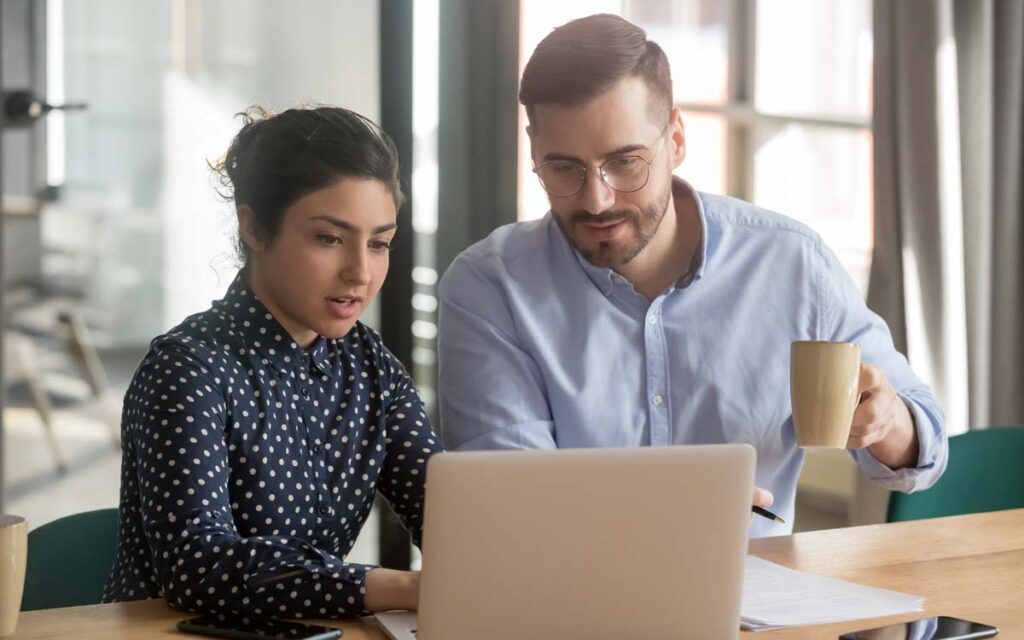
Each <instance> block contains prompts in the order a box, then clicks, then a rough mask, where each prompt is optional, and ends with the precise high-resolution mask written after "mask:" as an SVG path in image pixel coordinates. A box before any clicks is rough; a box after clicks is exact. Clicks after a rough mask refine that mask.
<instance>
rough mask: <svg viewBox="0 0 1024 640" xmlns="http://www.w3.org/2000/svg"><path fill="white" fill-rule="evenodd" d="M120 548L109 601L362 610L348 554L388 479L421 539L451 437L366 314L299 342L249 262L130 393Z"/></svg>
mask: <svg viewBox="0 0 1024 640" xmlns="http://www.w3.org/2000/svg"><path fill="white" fill-rule="evenodd" d="M121 433H122V439H123V445H122V464H121V508H120V525H119V532H118V549H117V559H116V561H115V563H114V567H113V569H112V571H111V573H110V576H109V578H108V579H107V585H106V588H105V589H104V593H103V601H104V602H114V601H121V600H137V599H140V598H151V597H164V598H166V599H167V602H168V603H169V604H170V605H171V606H173V607H176V608H179V609H186V610H190V611H197V612H208V611H222V612H235V613H243V614H252V615H268V616H269V615H273V616H283V617H294V618H303V617H324V618H339V617H351V616H357V615H363V614H365V613H367V612H366V611H365V609H364V607H363V594H364V581H365V575H366V572H367V571H369V570H370V569H371V568H372V567H370V566H367V565H361V564H354V563H348V562H345V561H344V558H345V555H346V554H347V553H348V552H349V551H350V550H351V549H352V545H353V543H354V542H355V539H356V536H357V535H358V534H359V529H360V527H361V526H362V524H363V522H364V521H365V520H366V517H367V515H368V514H369V513H370V507H371V506H372V504H373V499H374V495H375V494H376V492H377V491H380V492H381V493H382V494H383V496H384V497H385V498H386V499H387V500H388V502H389V503H390V504H391V506H392V508H393V509H394V510H395V512H396V513H397V514H398V515H399V517H400V518H401V520H402V522H403V523H404V524H405V527H406V528H407V529H408V530H409V531H410V532H411V533H412V536H413V540H414V541H415V542H416V544H419V542H420V534H421V524H422V514H423V483H424V474H425V469H426V462H427V458H429V456H430V455H431V454H432V453H434V452H436V451H439V450H440V448H441V446H440V444H439V442H438V439H437V438H436V437H435V435H434V434H433V432H432V431H431V428H430V424H429V422H428V420H427V418H426V416H425V415H424V412H423V407H422V404H421V401H420V398H419V396H418V395H417V392H416V389H415V388H414V387H413V383H412V381H411V380H410V378H409V376H408V374H407V373H406V372H405V370H404V369H403V367H402V365H401V364H400V363H399V362H398V360H397V359H396V358H395V357H394V356H393V355H391V353H390V352H389V351H388V350H387V349H386V348H385V347H384V345H383V344H382V343H381V340H380V336H378V335H377V334H376V333H375V332H373V331H372V330H371V329H369V328H367V327H366V326H364V325H362V324H360V323H357V324H356V325H355V327H354V328H353V329H352V330H351V331H350V332H349V334H348V335H347V336H345V337H344V338H340V339H336V340H331V339H326V338H323V337H321V338H319V339H318V340H317V341H316V343H314V345H313V346H312V347H311V348H309V349H307V350H303V349H302V348H300V347H299V346H298V345H297V344H295V343H294V342H293V341H292V340H291V339H290V337H289V336H288V334H287V333H286V332H285V330H284V329H283V328H282V327H281V325H280V324H278V323H277V321H276V320H274V318H273V316H272V315H271V314H270V313H269V312H268V311H267V309H266V307H264V306H263V305H262V304H261V303H260V302H259V300H258V299H257V298H256V297H255V296H254V295H253V294H252V292H251V291H250V290H249V288H248V286H247V285H246V282H245V279H244V274H240V275H239V277H238V278H236V280H235V281H234V283H233V284H232V285H231V287H230V289H229V290H228V293H227V295H226V296H225V297H224V298H223V299H222V300H218V301H216V302H214V304H213V307H212V308H211V309H209V310H207V311H205V312H203V313H199V314H196V315H194V316H191V317H189V318H188V319H186V320H185V321H184V322H183V323H182V324H181V325H179V326H178V327H176V328H174V329H172V330H171V331H170V332H169V333H167V334H165V335H163V336H160V337H158V338H156V339H155V340H154V341H153V342H152V344H151V345H150V350H149V353H148V354H147V355H146V357H145V359H144V360H143V361H142V364H140V365H139V368H138V370H137V371H136V372H135V377H134V379H133V380H132V383H131V385H130V387H129V389H128V392H127V394H126V395H125V400H124V411H123V415H122V425H121Z"/></svg>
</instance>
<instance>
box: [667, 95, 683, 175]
mask: <svg viewBox="0 0 1024 640" xmlns="http://www.w3.org/2000/svg"><path fill="white" fill-rule="evenodd" d="M668 137H669V141H670V142H671V143H672V145H671V152H672V154H671V155H672V168H673V169H674V168H676V167H678V166H679V165H681V164H682V163H683V160H685V159H686V127H685V126H684V124H683V112H682V111H680V110H679V108H678V107H673V108H672V114H671V115H670V116H669V123H668Z"/></svg>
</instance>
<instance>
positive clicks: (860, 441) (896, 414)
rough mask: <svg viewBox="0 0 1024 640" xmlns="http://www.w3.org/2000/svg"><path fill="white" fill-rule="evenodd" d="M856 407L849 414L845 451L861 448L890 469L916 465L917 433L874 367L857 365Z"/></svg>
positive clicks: (894, 393) (887, 382)
mask: <svg viewBox="0 0 1024 640" xmlns="http://www.w3.org/2000/svg"><path fill="white" fill-rule="evenodd" d="M858 387H859V391H860V394H861V395H860V404H859V405H857V410H856V411H855V412H854V414H853V424H852V426H851V427H850V438H849V440H847V441H846V448H847V449H864V448H865V447H866V448H867V449H868V451H870V452H871V455H873V456H875V458H877V459H878V461H879V462H881V463H882V464H884V465H886V466H887V467H889V468H890V469H902V468H904V467H912V466H916V465H917V456H918V440H917V429H916V428H914V419H913V417H912V416H911V415H910V409H908V408H907V405H906V404H905V403H904V402H903V400H902V399H901V398H900V397H899V396H898V395H896V389H894V388H893V386H892V385H891V384H889V379H888V378H886V377H885V372H883V371H882V370H881V369H879V368H878V367H875V366H872V365H870V364H861V365H860V380H859V383H858Z"/></svg>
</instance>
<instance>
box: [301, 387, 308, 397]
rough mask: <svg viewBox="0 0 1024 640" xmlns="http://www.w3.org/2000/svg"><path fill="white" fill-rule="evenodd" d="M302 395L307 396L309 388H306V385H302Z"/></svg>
mask: <svg viewBox="0 0 1024 640" xmlns="http://www.w3.org/2000/svg"><path fill="white" fill-rule="evenodd" d="M302 397H303V398H308V397H309V389H307V388H306V387H302Z"/></svg>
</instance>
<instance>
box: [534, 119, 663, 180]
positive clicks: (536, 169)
mask: <svg viewBox="0 0 1024 640" xmlns="http://www.w3.org/2000/svg"><path fill="white" fill-rule="evenodd" d="M670 124H672V122H671V120H670V121H669V122H666V123H665V126H664V127H662V128H661V133H660V134H658V138H657V139H656V140H655V142H657V144H658V146H657V148H655V149H654V152H653V153H652V154H651V159H650V160H648V159H647V158H645V157H643V156H642V155H639V154H637V153H626V154H618V155H614V156H611V157H610V158H607V159H605V161H604V162H602V163H601V164H599V165H590V166H596V167H597V175H598V177H600V178H601V182H602V183H604V186H606V187H608V188H609V189H611V190H612V191H615V192H617V193H636V192H637V191H640V190H641V189H643V188H644V187H646V186H647V183H648V182H650V181H651V165H652V164H654V161H655V160H656V159H657V158H658V154H659V153H661V148H662V147H663V146H665V139H666V136H665V134H666V133H668V126H669V125H670ZM623 158H637V159H639V160H641V161H643V163H644V164H645V165H647V167H646V168H647V175H646V176H644V181H643V184H641V185H640V186H639V187H637V188H636V189H616V188H615V187H613V186H612V185H611V184H609V183H608V177H607V176H606V175H605V171H604V167H605V165H606V164H608V163H609V162H612V161H614V160H622V159H623ZM562 162H568V163H570V164H574V165H576V166H577V167H579V168H581V169H583V179H582V180H580V186H579V187H577V188H576V190H575V191H573V192H572V193H569V194H566V195H555V194H553V193H551V192H550V191H548V187H547V185H546V184H544V179H543V178H541V177H540V171H541V169H543V168H544V167H546V166H548V165H552V164H555V163H562ZM590 166H588V165H585V164H583V163H580V162H576V161H574V160H550V161H548V162H542V163H540V164H538V165H534V166H533V173H534V174H536V176H537V181H538V182H540V186H541V188H542V189H544V191H545V192H546V193H547V194H548V195H549V196H551V197H552V198H571V197H573V196H575V195H577V194H578V193H579V192H580V191H583V187H585V186H586V184H587V173H588V172H589V171H590Z"/></svg>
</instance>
